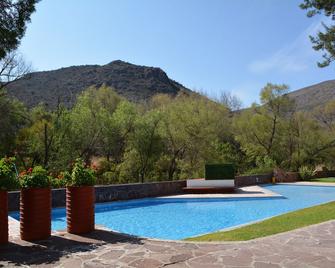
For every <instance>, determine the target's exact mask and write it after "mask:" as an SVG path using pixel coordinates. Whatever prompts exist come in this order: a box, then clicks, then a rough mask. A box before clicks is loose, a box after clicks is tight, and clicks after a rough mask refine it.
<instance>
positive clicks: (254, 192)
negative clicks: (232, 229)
mask: <svg viewBox="0 0 335 268" xmlns="http://www.w3.org/2000/svg"><path fill="white" fill-rule="evenodd" d="M255 197H256V198H264V197H267V198H268V197H282V195H280V194H278V193H276V192H273V191H270V190H269V189H266V188H264V187H261V186H259V185H253V186H245V187H240V188H237V190H236V192H234V193H227V194H180V195H169V196H162V197H159V198H166V199H168V198H255Z"/></svg>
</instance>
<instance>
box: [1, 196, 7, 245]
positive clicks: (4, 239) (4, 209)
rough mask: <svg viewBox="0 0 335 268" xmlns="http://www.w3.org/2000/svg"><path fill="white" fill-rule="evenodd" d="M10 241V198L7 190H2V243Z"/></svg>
mask: <svg viewBox="0 0 335 268" xmlns="http://www.w3.org/2000/svg"><path fill="white" fill-rule="evenodd" d="M6 243H8V198H7V192H6V191H1V190H0V244H6Z"/></svg>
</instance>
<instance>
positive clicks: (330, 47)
mask: <svg viewBox="0 0 335 268" xmlns="http://www.w3.org/2000/svg"><path fill="white" fill-rule="evenodd" d="M300 7H301V8H302V9H305V10H307V16H308V17H313V16H315V15H317V14H323V15H325V16H326V17H329V18H330V19H331V20H332V21H334V20H335V1H334V0H304V2H303V3H302V4H300ZM323 27H324V31H323V32H322V31H320V32H318V33H317V35H316V36H310V39H311V41H312V43H313V48H314V49H315V50H316V51H323V52H324V54H323V55H322V57H323V61H322V62H318V66H319V67H326V66H328V65H329V64H330V63H331V62H333V61H334V60H335V25H326V24H324V23H323Z"/></svg>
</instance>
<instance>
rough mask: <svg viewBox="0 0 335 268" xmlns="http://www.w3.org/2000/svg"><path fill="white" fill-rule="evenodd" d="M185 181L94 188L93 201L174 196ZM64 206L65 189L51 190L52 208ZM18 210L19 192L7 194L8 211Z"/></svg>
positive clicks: (179, 191) (184, 185)
mask: <svg viewBox="0 0 335 268" xmlns="http://www.w3.org/2000/svg"><path fill="white" fill-rule="evenodd" d="M183 187H186V181H167V182H150V183H134V184H120V185H118V184H116V185H105V186H100V185H99V186H96V187H95V199H96V202H97V203H102V202H110V201H117V200H129V199H136V198H145V197H155V196H164V195H174V194H181V193H183V190H182V189H183ZM64 206H65V189H54V190H52V207H64ZM19 208H20V192H17V191H16V192H10V193H9V194H8V209H9V211H17V210H19Z"/></svg>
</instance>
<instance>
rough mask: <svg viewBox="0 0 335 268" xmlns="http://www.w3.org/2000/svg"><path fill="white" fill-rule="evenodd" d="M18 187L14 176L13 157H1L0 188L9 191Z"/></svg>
mask: <svg viewBox="0 0 335 268" xmlns="http://www.w3.org/2000/svg"><path fill="white" fill-rule="evenodd" d="M18 188H19V182H18V179H17V176H16V169H15V158H13V157H11V158H8V157H6V158H2V159H1V160H0V190H2V191H10V190H16V189H18Z"/></svg>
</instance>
